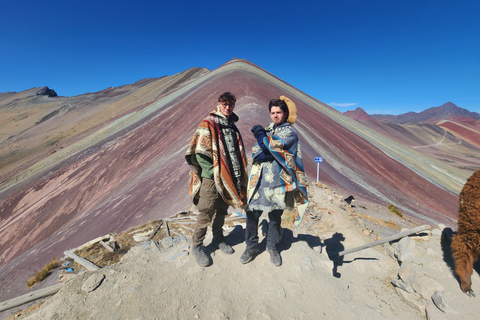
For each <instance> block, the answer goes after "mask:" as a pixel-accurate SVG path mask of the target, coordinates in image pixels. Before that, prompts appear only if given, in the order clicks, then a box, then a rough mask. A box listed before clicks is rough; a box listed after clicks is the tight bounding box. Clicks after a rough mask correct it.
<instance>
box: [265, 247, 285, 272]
mask: <svg viewBox="0 0 480 320" xmlns="http://www.w3.org/2000/svg"><path fill="white" fill-rule="evenodd" d="M267 252H268V253H270V261H271V262H272V263H273V265H274V266H275V267H280V266H281V265H282V257H281V256H280V253H279V252H278V250H277V248H267Z"/></svg>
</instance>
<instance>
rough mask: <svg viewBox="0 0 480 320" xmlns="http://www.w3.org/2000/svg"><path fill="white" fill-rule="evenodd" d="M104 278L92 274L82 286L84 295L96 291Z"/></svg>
mask: <svg viewBox="0 0 480 320" xmlns="http://www.w3.org/2000/svg"><path fill="white" fill-rule="evenodd" d="M103 279H105V276H104V275H103V274H101V273H94V274H92V275H91V276H90V277H88V279H87V281H85V283H84V284H83V285H82V290H83V291H85V292H86V293H89V292H92V291H94V290H95V289H97V288H98V287H99V286H100V284H101V283H102V281H103Z"/></svg>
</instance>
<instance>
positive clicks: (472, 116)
mask: <svg viewBox="0 0 480 320" xmlns="http://www.w3.org/2000/svg"><path fill="white" fill-rule="evenodd" d="M343 114H344V115H346V116H347V117H349V118H351V119H355V120H363V121H375V120H376V121H380V122H384V123H397V124H403V123H420V122H426V123H438V122H440V121H443V120H450V121H461V122H469V121H470V122H472V121H475V120H480V114H479V113H476V112H471V111H468V110H466V109H463V108H460V107H458V106H457V105H455V104H454V103H452V102H447V103H444V104H443V105H441V106H440V107H433V108H429V109H426V110H424V111H422V112H407V113H403V114H399V115H396V116H395V115H388V114H372V115H369V114H368V113H366V112H365V110H363V109H362V108H357V109H355V110H353V111H346V112H344V113H343Z"/></svg>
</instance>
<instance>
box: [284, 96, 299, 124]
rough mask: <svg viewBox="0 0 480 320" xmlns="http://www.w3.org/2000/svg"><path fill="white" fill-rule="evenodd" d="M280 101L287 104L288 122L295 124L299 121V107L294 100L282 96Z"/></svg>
mask: <svg viewBox="0 0 480 320" xmlns="http://www.w3.org/2000/svg"><path fill="white" fill-rule="evenodd" d="M280 100H282V101H283V102H285V103H286V104H287V107H288V119H287V122H289V123H291V124H294V123H295V121H297V106H296V105H295V103H293V101H292V100H290V99H288V98H287V97H285V96H280Z"/></svg>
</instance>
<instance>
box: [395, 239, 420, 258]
mask: <svg viewBox="0 0 480 320" xmlns="http://www.w3.org/2000/svg"><path fill="white" fill-rule="evenodd" d="M393 247H394V248H395V257H396V258H397V260H398V262H400V263H404V262H406V261H412V260H413V258H414V255H413V251H414V250H415V242H413V241H412V239H411V238H410V237H404V238H402V239H401V240H400V241H398V243H396V244H394V245H393Z"/></svg>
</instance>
